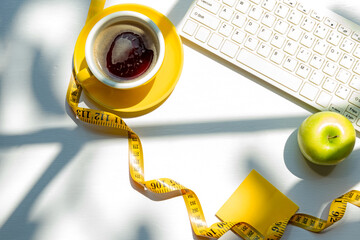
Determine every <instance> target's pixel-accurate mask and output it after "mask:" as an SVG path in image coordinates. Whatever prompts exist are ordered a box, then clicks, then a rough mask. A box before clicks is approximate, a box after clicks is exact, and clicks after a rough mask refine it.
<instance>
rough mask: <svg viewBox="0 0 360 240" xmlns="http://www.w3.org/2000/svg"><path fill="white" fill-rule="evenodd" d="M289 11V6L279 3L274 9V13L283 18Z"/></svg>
mask: <svg viewBox="0 0 360 240" xmlns="http://www.w3.org/2000/svg"><path fill="white" fill-rule="evenodd" d="M289 11H290V9H289V7H287V6H285V5H283V4H281V3H280V4H279V5H278V6H277V8H276V10H275V15H277V16H279V17H281V18H285V17H286V15H287V14H288V12H289Z"/></svg>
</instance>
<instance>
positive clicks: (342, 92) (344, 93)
mask: <svg viewBox="0 0 360 240" xmlns="http://www.w3.org/2000/svg"><path fill="white" fill-rule="evenodd" d="M335 94H336V96H338V97H340V98H342V99H346V98H347V97H348V96H349V94H350V89H349V88H347V87H345V86H343V85H340V86H339V87H338V89H337V90H336V92H335Z"/></svg>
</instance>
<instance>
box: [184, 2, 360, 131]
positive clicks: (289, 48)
mask: <svg viewBox="0 0 360 240" xmlns="http://www.w3.org/2000/svg"><path fill="white" fill-rule="evenodd" d="M179 31H180V34H181V35H182V37H184V38H186V39H188V40H190V41H191V42H194V43H196V44H197V45H199V46H201V47H203V48H205V49H207V50H209V51H210V52H212V53H215V54H216V55H218V56H220V57H221V58H223V59H225V60H227V61H229V62H231V63H233V64H235V65H236V66H238V67H240V68H242V69H245V70H247V71H248V72H250V73H252V74H254V75H256V76H258V77H260V78H261V79H263V80H264V81H266V82H268V83H270V84H271V85H274V86H276V87H277V88H279V89H281V90H283V91H285V92H286V93H288V94H290V95H292V96H294V97H296V98H297V99H299V100H300V101H302V102H305V103H307V104H309V105H311V106H313V107H315V108H316V109H318V110H320V111H325V110H330V111H335V112H339V113H341V114H343V115H345V116H346V117H347V118H348V119H349V120H350V121H351V122H352V123H353V124H354V126H355V128H356V130H357V131H358V132H360V116H359V115H360V91H359V90H360V26H359V25H356V24H355V23H353V22H350V21H349V20H346V19H345V18H343V17H341V16H339V15H336V14H335V13H332V12H330V11H326V10H321V11H317V10H312V9H310V8H308V7H307V6H304V5H303V4H301V3H299V2H297V1H294V0H195V1H194V2H193V3H192V5H191V6H190V8H189V11H188V12H187V14H186V16H185V17H184V19H183V22H182V24H181V26H180V29H179Z"/></svg>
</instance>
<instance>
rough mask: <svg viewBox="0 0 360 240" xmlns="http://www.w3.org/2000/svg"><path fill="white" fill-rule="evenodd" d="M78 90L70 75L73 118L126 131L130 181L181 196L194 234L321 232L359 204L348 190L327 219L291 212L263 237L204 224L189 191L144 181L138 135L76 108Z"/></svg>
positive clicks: (359, 194)
mask: <svg viewBox="0 0 360 240" xmlns="http://www.w3.org/2000/svg"><path fill="white" fill-rule="evenodd" d="M81 93H82V87H81V86H80V85H79V84H78V83H77V82H76V80H75V78H74V75H72V76H71V79H70V84H69V87H68V91H67V102H68V104H69V106H70V107H71V109H72V111H73V112H74V114H75V115H76V117H77V119H79V120H81V121H83V122H86V123H89V124H93V125H98V126H105V127H110V128H116V129H121V130H125V131H126V132H127V133H128V145H129V157H128V158H129V171H130V176H131V178H132V180H133V181H134V182H135V183H137V184H138V185H139V186H141V187H142V188H143V189H144V190H145V191H150V192H152V193H155V194H165V193H167V194H168V193H173V194H175V195H177V196H182V197H183V199H184V202H185V205H186V209H187V212H188V216H189V220H190V223H191V227H192V229H193V231H194V233H195V234H196V235H197V236H200V237H208V238H220V237H221V236H222V235H223V234H224V233H226V232H227V231H229V230H231V229H232V228H233V227H235V226H236V227H237V229H239V230H240V231H239V230H238V231H237V233H238V234H239V235H240V236H241V237H242V238H243V239H245V240H263V239H266V240H278V239H280V238H281V237H282V235H283V233H284V231H285V228H286V226H287V225H288V224H292V225H295V226H298V227H300V228H303V229H306V230H308V231H311V232H321V231H323V230H324V229H326V228H328V227H330V226H331V225H333V224H334V223H336V222H338V221H339V220H340V219H341V218H342V217H343V216H344V214H345V211H346V206H347V203H351V204H354V205H355V206H358V207H360V191H357V190H352V191H349V192H348V193H346V194H344V195H342V196H340V197H338V198H336V199H334V200H333V201H332V203H331V205H330V210H329V214H328V218H327V220H323V219H320V218H317V217H314V216H311V215H307V214H301V213H300V214H295V215H293V216H292V217H291V218H290V219H284V220H283V221H279V222H276V223H274V224H273V225H272V226H270V228H269V229H268V231H267V233H266V235H265V236H264V235H263V234H261V233H260V232H259V231H257V230H256V229H255V228H254V227H253V226H251V225H250V224H248V223H245V222H218V223H214V224H212V225H211V226H210V227H208V225H207V223H206V220H205V216H204V213H203V210H202V208H201V204H200V201H199V199H198V197H197V196H196V194H195V193H194V192H193V191H192V190H190V189H188V188H186V187H185V186H183V185H181V184H180V183H178V182H176V181H174V180H172V179H169V178H159V179H155V180H147V181H145V176H144V157H143V150H142V146H141V141H140V138H139V136H138V135H137V134H136V133H135V132H134V131H133V130H132V129H131V128H130V127H129V126H127V125H126V123H125V122H124V121H123V119H122V118H121V117H119V116H118V115H116V114H113V113H110V112H106V111H101V110H94V109H89V108H82V107H79V102H80V96H81Z"/></svg>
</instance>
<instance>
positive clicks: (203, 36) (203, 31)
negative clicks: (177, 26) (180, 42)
mask: <svg viewBox="0 0 360 240" xmlns="http://www.w3.org/2000/svg"><path fill="white" fill-rule="evenodd" d="M209 36H210V30H209V29H207V28H204V27H200V28H199V31H198V32H197V33H196V35H195V38H196V39H197V40H199V41H202V42H206V40H207V39H208V37H209Z"/></svg>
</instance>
